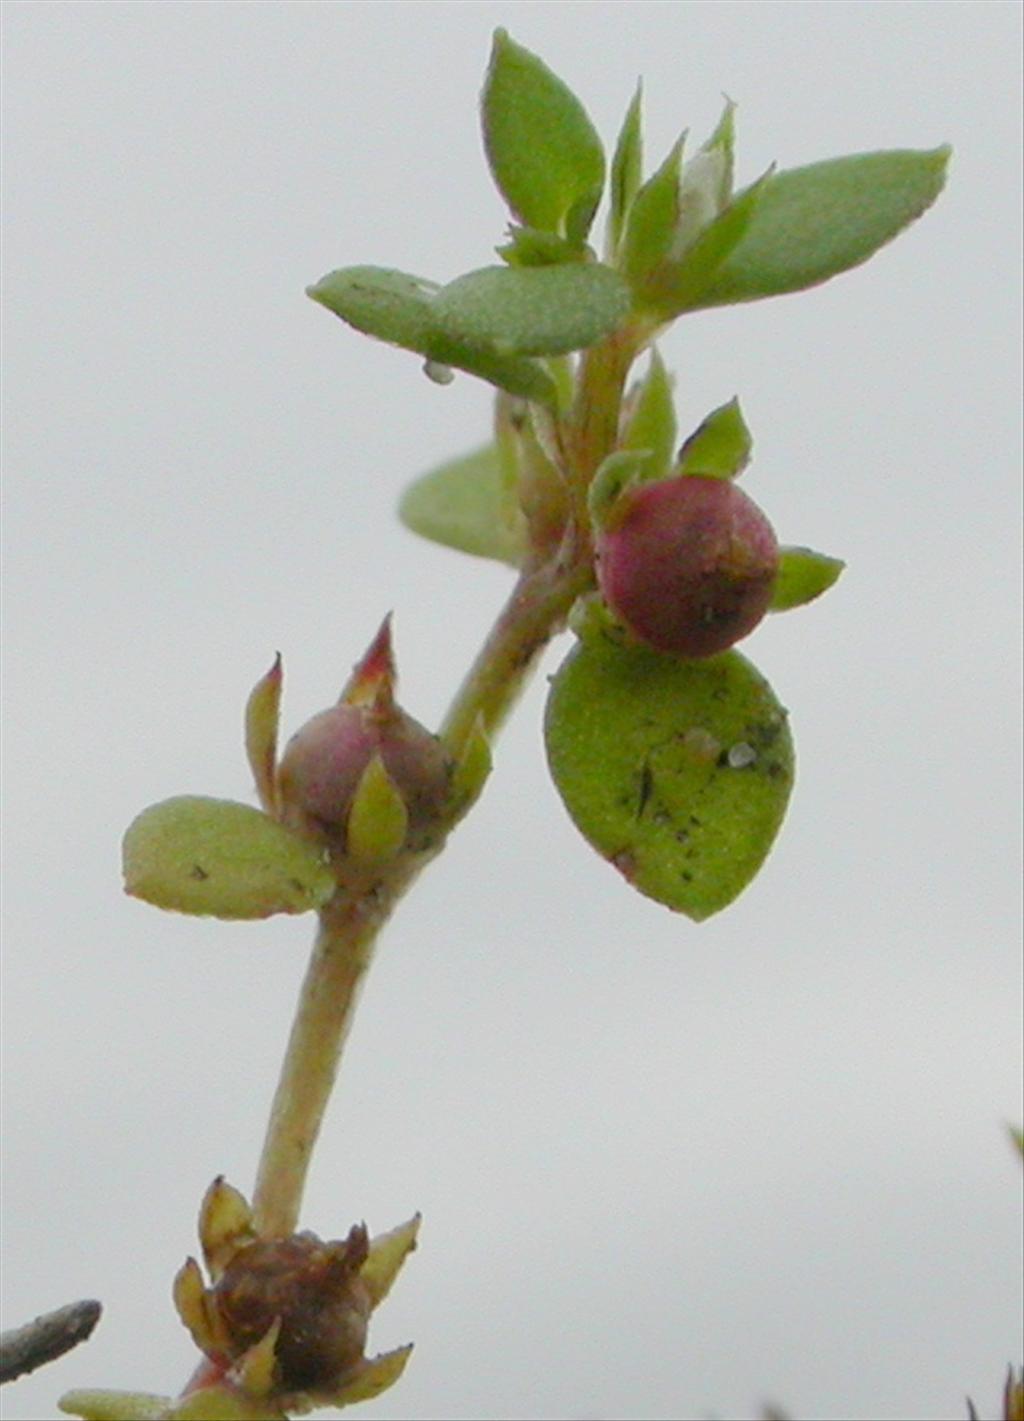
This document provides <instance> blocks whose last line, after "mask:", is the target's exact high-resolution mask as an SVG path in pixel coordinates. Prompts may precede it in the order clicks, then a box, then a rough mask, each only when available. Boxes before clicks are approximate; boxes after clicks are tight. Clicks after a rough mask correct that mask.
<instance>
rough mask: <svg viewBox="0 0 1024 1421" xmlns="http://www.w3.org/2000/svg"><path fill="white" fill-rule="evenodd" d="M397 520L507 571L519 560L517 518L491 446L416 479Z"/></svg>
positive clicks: (520, 538)
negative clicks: (502, 565) (504, 566)
mask: <svg viewBox="0 0 1024 1421" xmlns="http://www.w3.org/2000/svg"><path fill="white" fill-rule="evenodd" d="M398 516H399V518H400V519H401V520H402V522H403V523H404V524H405V526H406V527H407V528H410V529H411V530H412V531H413V532H414V533H418V534H419V535H420V537H421V538H429V539H430V541H431V542H433V543H441V544H443V545H444V546H445V547H449V548H457V549H458V550H459V551H460V552H463V553H473V554H474V555H475V556H476V557H481V558H494V559H496V561H498V562H504V563H509V564H510V565H511V566H512V567H518V566H519V564H520V562H521V561H522V557H523V552H524V549H525V529H524V525H523V516H522V514H521V513H520V511H519V509H518V507H517V506H516V502H515V498H514V490H512V489H510V487H509V484H508V481H507V479H506V475H505V472H504V470H503V468H502V465H501V461H500V459H499V455H498V450H497V448H496V447H495V445H494V444H485V445H484V446H483V448H481V449H475V450H474V451H473V452H472V453H471V454H465V455H463V457H462V458H460V459H453V460H451V461H450V462H448V463H445V464H441V465H440V466H439V467H438V468H436V469H431V470H430V472H429V473H426V474H423V475H421V477H420V478H418V479H417V480H416V481H415V483H413V484H410V486H409V487H408V488H407V489H406V491H405V493H404V494H403V495H402V498H401V501H400V503H399V505H398Z"/></svg>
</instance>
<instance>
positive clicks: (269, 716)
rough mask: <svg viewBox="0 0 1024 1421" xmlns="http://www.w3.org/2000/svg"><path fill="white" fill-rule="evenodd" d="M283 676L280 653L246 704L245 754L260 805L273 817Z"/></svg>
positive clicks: (275, 811) (275, 802) (275, 806)
mask: <svg viewBox="0 0 1024 1421" xmlns="http://www.w3.org/2000/svg"><path fill="white" fill-rule="evenodd" d="M283 677H284V672H283V669H282V666H281V653H280V652H278V654H277V656H276V657H275V658H274V664H273V666H271V668H270V670H269V671H268V672H267V673H266V675H265V676H261V677H260V679H259V680H258V681H257V682H256V684H255V686H254V687H253V688H252V691H251V692H250V694H249V699H248V701H247V702H246V705H245V753H246V756H247V758H248V760H249V767H250V769H251V770H252V775H253V779H254V781H255V783H256V793H257V795H258V796H259V801H260V804H262V806H263V808H264V809H265V810H266V812H267V813H268V814H269V815H271V816H274V815H276V813H277V793H276V788H275V769H276V766H277V730H278V722H279V719H280V712H281V684H282V681H283Z"/></svg>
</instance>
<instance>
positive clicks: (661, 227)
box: [619, 133, 686, 285]
mask: <svg viewBox="0 0 1024 1421" xmlns="http://www.w3.org/2000/svg"><path fill="white" fill-rule="evenodd" d="M685 141H686V134H685V133H684V134H683V135H682V137H680V138H679V139H678V141H677V142H676V143H675V144H674V145H673V147H672V149H671V151H670V152H669V155H668V157H667V158H666V159H665V161H664V162H663V163H662V165H661V167H660V168H659V169H658V170H657V172H656V173H653V174H652V175H651V177H649V178H648V179H647V181H646V182H645V183H644V185H643V187H642V188H641V189H640V191H639V192H638V193H637V195H636V197H634V199H633V203H632V206H631V207H630V209H629V216H628V218H627V219H626V230H625V233H624V234H623V238H622V246H621V251H620V253H619V265H620V267H621V268H622V270H623V272H624V273H625V275H626V276H628V277H629V279H630V281H631V282H632V283H633V284H634V285H640V284H643V283H644V282H646V280H647V279H648V278H649V277H650V275H651V273H652V272H654V271H656V270H657V269H658V267H659V266H660V264H661V263H662V261H664V259H665V257H666V256H667V254H668V253H669V252H670V251H671V249H672V239H673V237H674V236H675V231H676V222H677V220H678V218H679V172H680V168H681V165H682V161H683V144H684V142H685Z"/></svg>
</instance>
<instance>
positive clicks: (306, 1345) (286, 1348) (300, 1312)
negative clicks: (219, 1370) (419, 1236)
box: [211, 1224, 372, 1392]
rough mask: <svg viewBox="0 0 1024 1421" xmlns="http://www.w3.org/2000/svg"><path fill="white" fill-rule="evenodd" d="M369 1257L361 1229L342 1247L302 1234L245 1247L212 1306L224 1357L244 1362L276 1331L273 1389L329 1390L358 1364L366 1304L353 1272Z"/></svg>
mask: <svg viewBox="0 0 1024 1421" xmlns="http://www.w3.org/2000/svg"><path fill="white" fill-rule="evenodd" d="M368 1254H369V1241H368V1239H367V1234H366V1229H365V1227H364V1226H363V1225H362V1224H356V1225H355V1226H354V1227H353V1228H352V1230H351V1231H350V1233H349V1236H348V1238H347V1239H345V1240H344V1242H336V1243H324V1242H322V1241H321V1240H320V1239H318V1238H317V1237H316V1236H315V1234H310V1233H303V1234H294V1235H293V1236H292V1237H290V1238H284V1239H261V1240H258V1241H257V1242H255V1243H251V1244H248V1245H247V1246H246V1247H245V1248H243V1249H242V1250H241V1251H240V1252H239V1253H237V1254H236V1255H235V1257H234V1259H233V1260H232V1261H231V1263H230V1265H229V1266H228V1268H227V1269H225V1271H224V1273H223V1274H222V1275H221V1277H220V1279H219V1280H218V1281H217V1283H216V1285H215V1287H214V1289H213V1293H212V1299H211V1301H212V1305H213V1308H214V1310H215V1312H216V1315H217V1319H218V1322H219V1323H220V1324H221V1325H222V1327H223V1333H222V1335H223V1336H224V1337H225V1338H226V1339H227V1346H228V1351H229V1355H230V1356H231V1358H232V1359H237V1358H239V1357H241V1356H243V1355H244V1354H245V1353H246V1352H248V1351H249V1350H250V1349H251V1348H253V1347H255V1346H256V1345H257V1343H259V1342H260V1341H261V1339H262V1338H264V1337H265V1336H266V1335H267V1333H268V1332H269V1331H270V1329H271V1328H272V1327H274V1326H275V1324H278V1325H279V1330H278V1333H277V1338H276V1344H275V1346H274V1360H275V1362H276V1366H277V1385H278V1387H279V1389H280V1390H283V1391H286V1392H292V1391H298V1392H304V1391H314V1392H315V1391H324V1390H329V1389H330V1388H331V1386H332V1385H334V1384H336V1382H337V1381H338V1379H339V1378H341V1377H344V1376H345V1375H346V1374H347V1373H350V1372H351V1371H352V1369H353V1368H354V1367H356V1366H357V1365H358V1364H359V1363H360V1362H361V1361H362V1359H363V1349H364V1346H365V1343H366V1329H367V1324H368V1322H369V1317H370V1310H371V1307H372V1299H371V1296H370V1291H369V1288H368V1287H367V1285H366V1283H365V1282H364V1281H363V1280H362V1279H361V1278H360V1276H359V1270H360V1269H361V1268H362V1266H363V1264H364V1263H365V1262H366V1259H367V1257H368Z"/></svg>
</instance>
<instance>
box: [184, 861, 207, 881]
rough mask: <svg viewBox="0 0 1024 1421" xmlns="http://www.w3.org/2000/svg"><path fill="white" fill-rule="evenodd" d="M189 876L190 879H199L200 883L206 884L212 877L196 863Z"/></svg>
mask: <svg viewBox="0 0 1024 1421" xmlns="http://www.w3.org/2000/svg"><path fill="white" fill-rule="evenodd" d="M188 876H189V878H195V879H197V880H198V882H200V883H205V882H206V880H207V879H208V878H209V876H210V875H209V874H208V873H207V872H206V869H205V868H202V867H201V866H200V865H199V864H197V863H194V864H193V865H192V867H191V868H190V869H189V871H188Z"/></svg>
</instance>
